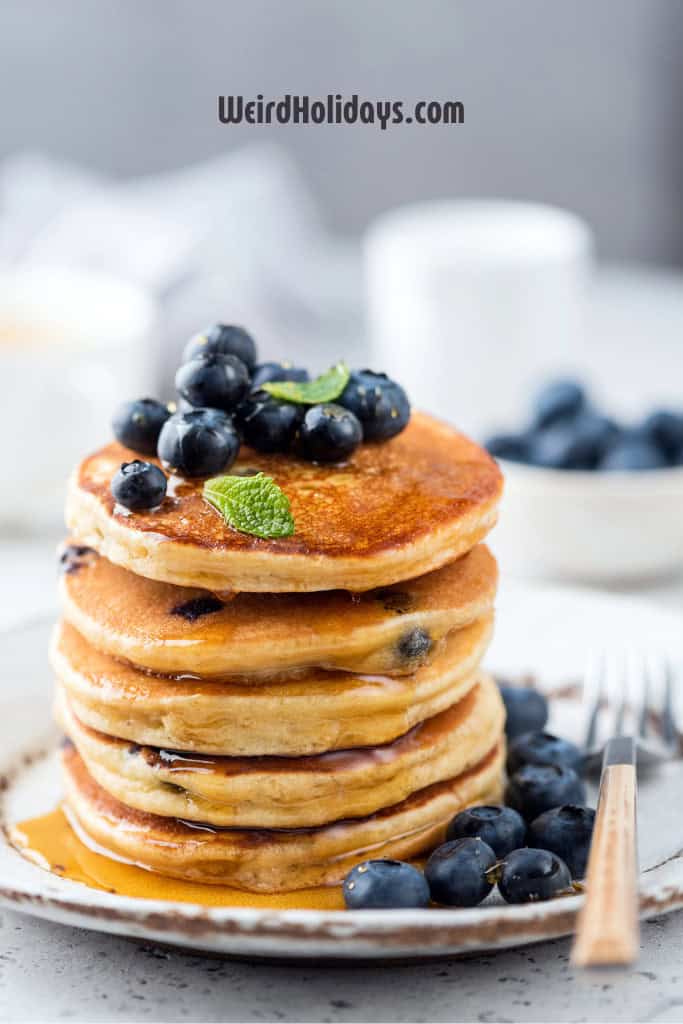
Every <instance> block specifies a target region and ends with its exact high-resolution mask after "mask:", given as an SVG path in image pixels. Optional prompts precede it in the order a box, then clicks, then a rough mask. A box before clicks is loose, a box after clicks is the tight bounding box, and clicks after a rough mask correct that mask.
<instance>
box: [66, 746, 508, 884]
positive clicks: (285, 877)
mask: <svg viewBox="0 0 683 1024" xmlns="http://www.w3.org/2000/svg"><path fill="white" fill-rule="evenodd" d="M503 757H504V745H503V743H498V744H497V745H495V746H494V747H493V749H492V750H491V751H490V752H489V753H488V754H486V755H485V756H484V757H483V758H482V760H481V761H480V762H479V764H477V765H475V766H474V767H473V768H471V769H470V770H469V771H467V772H465V773H464V774H462V775H460V776H458V777H457V778H455V779H451V780H449V781H446V782H438V783H436V784H435V785H433V786H429V787H427V788H426V789H423V790H420V791H419V792H418V793H414V794H413V795H412V796H410V797H409V798H408V799H407V800H404V801H402V802H401V803H400V804H396V805H395V806H393V807H388V808H385V809H384V810H382V811H378V812H377V813H376V814H373V815H370V816H369V817H366V818H360V819H356V820H349V821H343V822H337V823H335V824H334V825H328V826H325V827H322V828H312V829H284V830H268V829H217V828H215V827H213V826H209V825H200V824H197V823H189V822H185V821H179V820H178V819H176V818H163V817H159V816H157V815H153V814H146V813H144V812H142V811H136V810H133V809H132V808H130V807H127V806H126V805H125V804H122V803H121V802H120V801H118V800H116V799H115V798H114V797H112V796H110V795H109V794H108V793H107V792H106V791H105V790H104V789H102V787H101V786H98V785H97V783H96V782H95V781H94V780H93V779H92V778H91V776H90V775H89V774H88V772H87V770H86V768H85V766H84V764H83V761H82V760H81V758H80V756H79V755H78V753H77V752H76V750H75V749H74V748H73V747H71V746H67V747H66V748H65V749H64V750H63V751H62V766H63V775H64V785H65V790H66V802H67V809H68V810H69V812H70V816H71V820H72V821H73V823H74V825H75V827H76V828H77V830H78V832H79V834H80V835H81V836H82V838H83V839H84V840H85V841H86V842H87V843H89V844H90V845H92V844H96V845H97V846H98V847H99V848H100V852H103V853H107V852H108V853H109V854H110V855H111V856H113V857H117V858H121V859H124V860H126V861H128V862H131V863H134V864H137V865H139V866H141V867H146V868H149V869H150V870H152V871H156V872H158V873H159V874H162V875H170V876H171V877H173V878H183V879H187V880H189V881H194V882H209V883H210V882H214V883H222V884H225V885H229V886H232V887H233V888H236V889H244V890H248V891H252V892H286V891H293V890H295V889H306V888H311V887H313V886H318V885H329V884H333V883H336V882H340V881H341V880H342V879H343V878H344V876H345V875H346V874H347V872H348V871H349V870H350V869H351V868H352V867H353V866H354V864H358V863H360V862H361V861H363V860H366V859H367V858H368V857H398V858H409V857H413V856H417V855H418V854H420V853H422V852H424V851H425V850H429V849H431V848H432V847H434V846H435V845H436V844H437V843H439V842H440V841H442V839H443V836H444V832H445V829H446V825H447V824H448V822H449V821H450V819H451V818H452V817H453V815H455V814H457V813H458V812H459V811H461V810H463V809H464V808H465V807H468V806H471V805H473V804H478V803H490V802H495V801H499V800H500V797H501V793H502V777H503Z"/></svg>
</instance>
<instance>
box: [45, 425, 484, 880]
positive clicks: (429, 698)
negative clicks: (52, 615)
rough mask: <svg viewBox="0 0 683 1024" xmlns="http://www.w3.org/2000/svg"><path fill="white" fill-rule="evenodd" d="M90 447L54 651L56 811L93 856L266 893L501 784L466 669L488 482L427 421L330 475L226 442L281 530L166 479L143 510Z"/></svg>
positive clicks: (478, 677)
mask: <svg viewBox="0 0 683 1024" xmlns="http://www.w3.org/2000/svg"><path fill="white" fill-rule="evenodd" d="M133 458H135V453H133V452H130V451H128V450H127V449H125V448H123V447H122V446H121V445H119V444H111V445H109V446H108V447H106V448H104V449H102V450H101V451H99V452H97V453H95V454H94V455H92V456H90V457H89V458H87V459H85V460H84V462H83V463H82V464H81V466H80V467H79V468H78V470H77V472H76V474H75V476H74V478H73V480H72V483H71V486H70V493H69V499H68V507H67V520H68V525H69V527H70V529H71V532H72V538H73V539H72V540H71V542H70V543H69V544H68V546H67V547H66V549H65V552H64V555H63V558H62V562H63V570H64V571H63V575H62V596H63V620H62V622H61V623H60V625H59V626H58V628H57V631H56V634H55V638H54V643H53V648H52V664H53V667H54V670H55V672H56V675H57V679H58V692H57V713H58V718H59V720H60V723H61V724H62V726H63V728H64V731H65V733H66V735H67V737H68V739H69V740H70V742H69V743H67V744H65V746H64V748H63V751H62V763H63V769H64V779H65V787H66V806H67V809H68V813H69V815H70V818H71V821H72V823H73V824H74V827H75V828H76V829H77V830H78V831H79V834H80V835H81V836H82V837H83V838H84V839H85V840H86V841H87V842H89V843H91V844H94V845H96V846H97V847H98V848H99V850H100V852H106V853H109V854H110V855H111V856H112V857H115V858H119V859H124V860H126V861H130V862H133V863H136V864H138V865H141V866H144V867H147V868H149V869H151V870H153V871H156V872H159V873H160V874H164V875H169V876H173V877H176V878H183V879H189V880H192V881H201V882H209V883H216V882H220V883H223V884H226V885H230V886H234V887H236V888H240V889H245V890H251V891H259V892H278V891H288V890H295V889H300V888H306V887H310V886H317V885H325V884H331V883H334V882H339V881H341V879H342V878H343V877H344V875H345V874H346V873H347V871H348V870H349V869H350V868H351V867H352V866H353V865H354V864H357V863H358V862H359V861H361V860H364V859H367V858H368V857H401V858H407V857H412V856H415V855H419V854H420V853H422V852H423V851H425V850H427V849H429V848H431V847H432V846H434V845H435V844H436V843H437V842H439V841H440V840H441V838H442V837H443V832H444V829H445V826H446V824H447V823H448V821H449V820H450V819H451V817H452V816H453V815H454V814H456V813H457V812H458V811H459V810H461V809H462V808H463V807H465V806H467V805H469V804H472V803H480V802H483V801H484V802H485V801H490V800H495V799H497V798H498V797H499V796H500V790H501V781H502V761H503V739H502V737H503V724H504V721H503V720H504V714H503V708H502V704H501V701H500V698H499V695H498V692H497V688H496V686H495V684H494V683H493V682H492V681H491V680H490V679H489V678H488V677H487V676H485V675H484V674H483V673H482V672H481V670H480V662H481V659H482V656H483V654H484V652H485V650H486V646H487V644H488V641H489V638H490V635H491V628H492V620H493V603H494V598H495V590H496V565H495V561H494V559H493V557H492V555H491V554H490V552H489V551H488V549H487V548H486V547H485V546H484V545H483V544H482V543H481V541H482V539H483V538H484V537H485V536H486V534H487V533H488V531H489V530H490V528H491V527H492V526H493V524H494V522H495V518H496V509H497V504H498V501H499V498H500V492H501V477H500V473H499V470H498V468H497V466H496V464H495V463H494V462H493V461H492V460H491V459H490V458H489V456H488V455H487V454H486V453H485V452H483V451H482V450H481V449H480V448H478V447H477V446H476V445H475V444H473V443H472V442H471V441H469V440H467V439H466V438H464V437H463V436H462V435H460V434H458V433H456V432H455V431H453V430H451V429H450V428H449V427H446V426H444V425H442V424H440V423H437V422H436V421H434V420H432V419H430V418H429V417H427V416H423V415H419V414H415V415H413V417H412V419H411V421H410V423H409V425H408V427H407V429H406V430H405V431H404V432H403V433H401V434H400V435H398V436H397V437H395V438H393V439H392V440H391V441H388V442H386V443H384V444H367V445H362V446H361V447H360V448H359V449H358V451H357V452H356V453H355V454H354V456H353V457H352V458H351V459H350V461H349V462H348V463H347V464H345V465H344V466H341V467H337V466H317V465H313V464H311V463H305V462H302V461H301V460H298V459H296V458H293V457H291V456H287V455H263V454H258V453H256V452H253V451H251V450H249V449H246V448H243V449H242V452H241V454H240V457H239V459H238V462H237V463H236V464H235V466H234V467H233V468H232V470H231V473H233V474H234V473H249V472H252V471H254V470H256V471H261V470H262V471H263V472H265V473H267V474H268V475H269V476H272V477H273V478H274V479H275V481H276V482H277V483H278V484H279V485H280V487H281V488H282V489H283V491H284V492H285V494H286V495H287V496H288V498H289V499H290V503H291V509H292V514H293V517H294V522H295V532H294V534H293V536H291V537H287V538H280V539H277V540H275V539H274V540H263V539H259V538H257V537H254V536H251V535H248V534H245V533H239V532H237V531H235V530H234V529H232V528H231V527H229V526H228V525H227V524H226V523H225V521H224V520H223V518H222V517H221V515H220V514H219V513H218V512H217V511H216V510H215V509H214V508H213V507H212V506H210V505H209V504H208V503H207V502H206V501H205V500H204V499H203V498H202V496H201V490H202V488H201V481H200V482H194V481H188V480H178V479H171V480H170V481H169V491H168V496H167V497H166V499H165V500H164V502H163V504H162V505H161V506H160V508H159V509H156V510H154V511H152V512H136V513H131V512H126V511H125V510H123V509H121V508H119V507H117V506H116V505H115V503H114V501H113V499H112V497H111V494H110V490H109V484H110V480H111V478H112V476H113V475H114V473H115V472H116V470H117V469H118V468H119V466H120V464H121V463H122V462H125V461H130V460H131V459H133Z"/></svg>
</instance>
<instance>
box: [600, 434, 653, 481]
mask: <svg viewBox="0 0 683 1024" xmlns="http://www.w3.org/2000/svg"><path fill="white" fill-rule="evenodd" d="M667 465H668V460H667V458H666V456H665V455H664V454H663V453H662V452H661V451H660V450H659V448H658V447H657V446H656V445H655V444H653V443H652V441H648V440H646V439H645V438H642V437H639V436H637V435H636V434H632V433H631V434H628V433H626V434H624V435H622V437H621V438H620V439H619V440H618V441H617V443H616V444H615V445H613V447H611V448H610V449H609V451H608V452H607V454H606V455H605V457H604V458H603V459H602V460H601V461H600V465H599V467H598V468H599V469H605V470H610V471H616V472H622V471H624V470H628V471H631V470H641V469H662V468H663V467H664V466H667Z"/></svg>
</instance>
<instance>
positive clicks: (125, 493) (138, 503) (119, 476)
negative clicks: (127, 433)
mask: <svg viewBox="0 0 683 1024" xmlns="http://www.w3.org/2000/svg"><path fill="white" fill-rule="evenodd" d="M111 493H112V495H113V497H114V500H115V501H117V502H118V503H119V505H123V507H124V508H127V509H130V511H131V512H140V511H142V510H144V509H150V508H157V506H158V505H161V503H162V501H163V500H164V498H165V497H166V477H165V476H164V474H163V473H162V472H161V470H160V469H159V467H158V466H155V465H154V463H153V462H141V461H140V460H139V459H136V460H135V462H124V463H123V465H122V466H121V468H120V469H119V471H118V473H116V474H115V475H114V477H113V478H112V481H111Z"/></svg>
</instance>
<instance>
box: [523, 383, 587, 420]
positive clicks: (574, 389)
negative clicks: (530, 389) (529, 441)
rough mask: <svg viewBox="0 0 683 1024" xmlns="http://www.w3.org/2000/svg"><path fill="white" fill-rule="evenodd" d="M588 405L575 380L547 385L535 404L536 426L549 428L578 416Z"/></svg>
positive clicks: (537, 396) (538, 395) (540, 392)
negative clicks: (553, 424)
mask: <svg viewBox="0 0 683 1024" xmlns="http://www.w3.org/2000/svg"><path fill="white" fill-rule="evenodd" d="M585 405H586V396H585V394H584V390H583V388H582V387H581V385H580V384H579V383H578V382H577V381H575V380H555V381H551V382H550V383H549V384H546V385H545V387H543V388H542V389H541V390H540V391H539V392H538V394H537V395H536V400H535V402H534V426H535V427H549V426H550V425H551V424H552V423H559V422H560V421H561V420H565V419H569V418H571V417H572V416H576V415H577V413H579V412H581V410H582V409H583V408H584V407H585Z"/></svg>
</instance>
